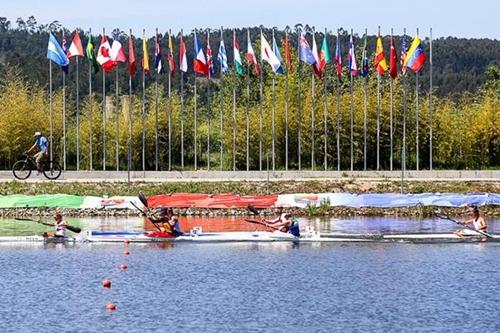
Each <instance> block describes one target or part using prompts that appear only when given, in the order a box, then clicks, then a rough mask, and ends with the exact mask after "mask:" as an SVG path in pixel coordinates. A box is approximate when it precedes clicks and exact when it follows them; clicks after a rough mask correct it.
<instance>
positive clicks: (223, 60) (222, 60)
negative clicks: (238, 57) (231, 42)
mask: <svg viewBox="0 0 500 333" xmlns="http://www.w3.org/2000/svg"><path fill="white" fill-rule="evenodd" d="M217 60H218V61H219V64H220V70H221V72H222V73H227V72H229V66H228V65H227V54H226V47H225V46H224V37H223V36H222V30H221V32H220V43H219V52H218V53H217Z"/></svg>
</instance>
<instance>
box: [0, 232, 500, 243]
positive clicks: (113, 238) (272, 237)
mask: <svg viewBox="0 0 500 333" xmlns="http://www.w3.org/2000/svg"><path fill="white" fill-rule="evenodd" d="M491 236H492V237H491V238H487V237H485V236H483V235H481V234H479V233H476V232H473V231H467V232H465V233H464V235H463V236H462V237H460V236H458V235H456V234H454V233H403V234H349V233H337V232H334V233H320V232H316V231H313V230H310V229H309V230H307V231H306V232H305V233H303V234H302V236H301V237H295V236H293V235H291V234H288V233H283V232H280V231H274V232H267V231H254V232H245V231H238V232H202V231H201V228H195V229H193V230H192V231H191V232H190V233H189V234H185V235H182V236H179V237H150V236H148V234H147V233H144V232H130V231H97V230H96V231H89V232H87V234H86V235H85V236H83V237H79V238H74V237H64V238H57V237H43V236H41V235H33V236H3V237H0V244H8V243H33V244H36V243H76V242H93V243H123V242H125V241H127V242H130V243H163V242H175V243H178V242H193V243H211V242H212V243H224V242H264V243H265V242H300V243H308V242H309V243H316V242H325V243H326V242H344V243H354V242H359V243H366V242H386V243H390V242H402V243H405V242H406V243H450V242H451V243H452V242H464V243H467V242H484V241H487V242H500V234H491Z"/></svg>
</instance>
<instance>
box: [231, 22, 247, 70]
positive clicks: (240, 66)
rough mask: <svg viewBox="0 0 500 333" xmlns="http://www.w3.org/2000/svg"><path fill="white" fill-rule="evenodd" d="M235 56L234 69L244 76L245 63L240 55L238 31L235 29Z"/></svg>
mask: <svg viewBox="0 0 500 333" xmlns="http://www.w3.org/2000/svg"><path fill="white" fill-rule="evenodd" d="M233 58H234V70H235V71H236V73H237V74H238V75H241V76H243V75H244V72H245V71H244V70H243V63H242V62H241V57H240V47H239V45H238V40H237V39H236V32H235V31H234V30H233Z"/></svg>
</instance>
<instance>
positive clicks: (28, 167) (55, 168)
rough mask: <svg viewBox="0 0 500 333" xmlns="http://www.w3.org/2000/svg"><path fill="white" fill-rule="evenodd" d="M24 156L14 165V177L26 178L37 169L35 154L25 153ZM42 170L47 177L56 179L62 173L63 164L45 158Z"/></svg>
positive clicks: (41, 166)
mask: <svg viewBox="0 0 500 333" xmlns="http://www.w3.org/2000/svg"><path fill="white" fill-rule="evenodd" d="M23 156H24V158H23V159H20V160H19V161H17V162H16V163H14V165H13V166H12V173H13V174H14V177H16V178H17V179H20V180H24V179H26V178H28V177H29V176H30V175H31V171H33V170H36V169H37V168H36V162H35V160H34V158H33V156H31V155H29V154H27V153H24V154H23ZM40 169H41V170H40V172H42V173H43V175H44V176H45V178H47V179H51V180H55V179H57V178H59V176H60V175H61V171H62V170H61V166H59V163H57V162H55V161H48V160H43V161H42V163H41V165H40Z"/></svg>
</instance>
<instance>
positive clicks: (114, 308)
mask: <svg viewBox="0 0 500 333" xmlns="http://www.w3.org/2000/svg"><path fill="white" fill-rule="evenodd" d="M106 310H107V311H108V312H113V311H115V310H116V305H115V304H113V303H109V304H108V305H106Z"/></svg>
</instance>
